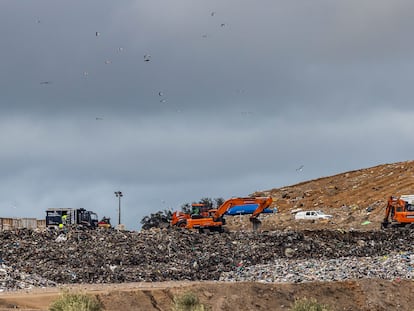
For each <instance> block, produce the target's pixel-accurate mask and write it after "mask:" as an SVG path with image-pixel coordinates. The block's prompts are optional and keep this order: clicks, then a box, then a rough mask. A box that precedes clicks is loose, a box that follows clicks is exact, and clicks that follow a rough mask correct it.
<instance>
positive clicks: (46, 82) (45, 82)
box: [40, 81, 52, 84]
mask: <svg viewBox="0 0 414 311" xmlns="http://www.w3.org/2000/svg"><path fill="white" fill-rule="evenodd" d="M40 84H52V82H50V81H42V82H40Z"/></svg>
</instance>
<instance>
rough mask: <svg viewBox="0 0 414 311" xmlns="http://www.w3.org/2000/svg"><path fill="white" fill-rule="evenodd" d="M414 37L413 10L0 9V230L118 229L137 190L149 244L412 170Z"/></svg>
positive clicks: (161, 3) (134, 221) (299, 5)
mask: <svg viewBox="0 0 414 311" xmlns="http://www.w3.org/2000/svg"><path fill="white" fill-rule="evenodd" d="M413 29H414V2H413V1H409V0H394V1H389V0H387V1H385V0H363V1H361V0H358V1H357V0H348V1H331V0H313V1H307V0H301V1H300V0H296V1H295V0H293V1H282V0H258V1H252V0H238V1H236V0H224V1H223V0H208V1H207V0H174V1H171V0H136V1H133V0H123V1H113V0H99V1H98V0H71V1H63V0H36V1H23V0H20V1H19V0H1V1H0V38H1V44H0V55H1V59H0V87H1V89H0V112H1V113H0V144H1V145H0V146H1V152H0V167H1V173H2V174H1V177H0V206H1V211H2V213H1V215H0V216H1V217H36V218H44V216H45V210H46V208H50V207H76V208H80V207H84V208H86V209H91V210H94V211H96V212H97V213H98V215H99V218H101V217H102V216H104V215H105V216H109V217H111V220H112V223H113V224H117V219H118V201H117V198H116V197H115V195H114V191H122V192H123V193H124V197H123V198H122V201H121V202H122V203H121V204H122V205H121V217H122V223H124V224H126V226H127V228H128V229H131V230H136V229H139V221H140V220H141V218H142V217H143V216H145V215H148V214H149V213H151V212H156V211H158V210H161V209H166V208H172V209H173V210H176V209H179V207H180V206H181V205H182V204H183V203H186V202H193V201H197V200H199V199H200V198H202V197H212V198H216V197H223V198H225V199H227V198H230V197H233V196H247V195H249V194H251V193H253V192H254V191H256V190H268V189H272V188H279V187H282V186H287V185H293V184H295V183H298V182H301V181H305V180H310V179H314V178H318V177H322V176H329V175H333V174H337V173H341V172H345V171H349V170H355V169H360V168H365V167H370V166H374V165H377V164H382V163H392V162H398V161H405V160H412V159H413V157H412V154H413V152H414V144H413V133H414V122H413V120H414V105H413V103H412V100H413V98H414V83H413V82H414V81H413V80H414V79H413V72H414V70H413V69H414V41H413V40H412V30H413ZM301 166H303V168H302V170H298V168H299V167H301ZM386 195H388V194H384V197H385V196H386Z"/></svg>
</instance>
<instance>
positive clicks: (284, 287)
mask: <svg viewBox="0 0 414 311" xmlns="http://www.w3.org/2000/svg"><path fill="white" fill-rule="evenodd" d="M65 288H66V289H69V290H71V291H73V292H83V293H88V294H91V295H96V296H97V297H98V298H99V299H100V300H101V302H102V303H103V305H104V307H105V310H113V311H119V310H124V311H135V310H137V311H138V310H142V311H144V310H145V311H150V310H158V311H160V310H171V306H172V304H173V297H174V296H175V295H179V294H181V293H185V292H188V291H191V292H192V293H194V294H196V295H197V296H198V297H199V298H200V300H201V302H202V303H204V304H205V305H206V306H209V307H210V308H211V310H213V311H215V310H224V311H232V310H276V311H278V310H280V311H282V310H289V308H290V306H291V305H292V303H293V302H294V301H295V299H299V298H303V297H308V298H315V299H317V300H318V301H319V302H321V303H324V304H328V305H330V306H331V308H332V310H362V311H365V310H366V311H368V310H369V311H374V310H384V311H385V310H402V311H404V310H410V311H411V310H413V306H412V302H411V298H410V297H411V296H412V294H413V293H414V282H412V281H411V280H394V281H384V280H369V279H363V280H358V281H356V280H355V281H346V282H317V283H302V284H263V283H223V282H163V283H128V284H108V285H77V286H71V287H65ZM62 289H63V288H60V289H59V288H54V289H37V290H32V291H29V292H18V293H16V292H15V293H2V294H0V310H1V311H5V310H8V311H10V310H47V309H48V306H49V305H50V303H51V302H52V301H53V300H55V299H57V298H58V297H59V295H60V293H61V291H62Z"/></svg>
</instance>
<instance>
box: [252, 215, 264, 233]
mask: <svg viewBox="0 0 414 311" xmlns="http://www.w3.org/2000/svg"><path fill="white" fill-rule="evenodd" d="M250 221H251V223H252V224H253V231H257V230H259V228H260V226H261V225H262V222H261V221H260V220H259V219H257V218H255V217H252V218H250Z"/></svg>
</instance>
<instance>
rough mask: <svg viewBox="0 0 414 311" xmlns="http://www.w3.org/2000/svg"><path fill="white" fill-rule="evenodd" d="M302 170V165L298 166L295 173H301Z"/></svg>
mask: <svg viewBox="0 0 414 311" xmlns="http://www.w3.org/2000/svg"><path fill="white" fill-rule="evenodd" d="M303 168H304V165H301V166H299V167H298V168H297V169H296V172H302V170H303Z"/></svg>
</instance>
